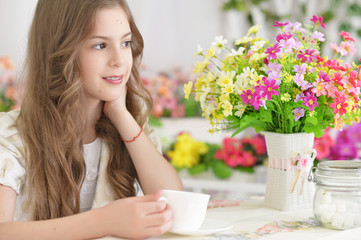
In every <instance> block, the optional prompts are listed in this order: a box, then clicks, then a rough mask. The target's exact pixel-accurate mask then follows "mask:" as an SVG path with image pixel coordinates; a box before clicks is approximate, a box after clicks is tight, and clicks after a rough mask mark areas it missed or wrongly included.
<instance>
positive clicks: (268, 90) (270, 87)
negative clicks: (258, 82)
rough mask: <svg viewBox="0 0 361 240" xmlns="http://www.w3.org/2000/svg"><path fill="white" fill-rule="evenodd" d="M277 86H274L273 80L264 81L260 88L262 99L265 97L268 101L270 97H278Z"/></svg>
mask: <svg viewBox="0 0 361 240" xmlns="http://www.w3.org/2000/svg"><path fill="white" fill-rule="evenodd" d="M278 88H279V86H278V85H276V81H275V80H274V79H272V80H265V81H264V85H263V86H262V87H261V89H262V91H263V93H262V97H266V98H267V100H270V99H271V98H272V95H279V94H280V93H279V92H277V91H276V89H278Z"/></svg>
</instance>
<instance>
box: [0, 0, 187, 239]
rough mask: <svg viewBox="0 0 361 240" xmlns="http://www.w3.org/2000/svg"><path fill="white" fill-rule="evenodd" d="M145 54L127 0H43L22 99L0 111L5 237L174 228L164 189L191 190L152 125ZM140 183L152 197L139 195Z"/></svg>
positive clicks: (137, 234) (1, 228)
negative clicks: (143, 76)
mask: <svg viewBox="0 0 361 240" xmlns="http://www.w3.org/2000/svg"><path fill="white" fill-rule="evenodd" d="M142 50H143V40H142V37H141V35H140V33H139V31H138V29H137V27H136V26H135V23H134V21H133V19H132V16H131V13H130V11H129V8H128V6H127V4H126V2H125V0H39V1H38V4H37V8H36V11H35V16H34V19H33V23H32V26H31V30H30V33H29V43H28V57H27V69H26V70H27V71H26V78H27V86H26V88H27V91H26V94H25V98H24V101H23V105H22V108H21V110H20V111H12V112H9V113H2V114H1V115H0V239H89V238H98V237H103V236H107V235H113V236H118V237H123V238H144V237H150V236H155V235H160V234H162V233H164V232H166V231H167V230H168V229H169V228H170V227H171V224H172V213H171V210H170V209H169V207H168V206H166V204H165V203H164V202H162V201H157V199H159V197H160V196H161V193H160V191H159V189H178V190H182V188H183V186H182V183H181V181H180V178H179V177H178V175H177V173H176V171H175V170H174V169H173V168H172V166H171V165H170V164H169V163H168V162H167V161H166V160H165V159H164V158H163V157H162V155H161V154H160V153H159V151H158V150H157V147H156V141H154V138H153V137H152V136H153V134H152V133H151V131H150V130H149V128H148V127H147V126H146V119H147V116H148V114H149V111H150V107H151V105H152V102H151V98H150V95H149V93H148V92H147V91H146V89H145V87H144V86H143V85H142V83H141V81H140V77H139V73H138V70H137V67H138V65H139V63H140V58H141V54H142ZM136 182H139V183H140V186H141V188H142V190H143V192H144V193H145V194H148V195H145V196H142V197H135V195H136V189H135V188H134V184H135V183H136ZM116 199H118V200H116ZM88 210H89V211H88ZM13 220H16V222H12V221H13Z"/></svg>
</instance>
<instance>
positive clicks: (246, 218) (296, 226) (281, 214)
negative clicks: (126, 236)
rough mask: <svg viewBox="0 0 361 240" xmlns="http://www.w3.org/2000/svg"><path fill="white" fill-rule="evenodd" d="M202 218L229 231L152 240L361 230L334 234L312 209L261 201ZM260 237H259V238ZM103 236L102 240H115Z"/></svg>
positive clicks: (267, 238)
mask: <svg viewBox="0 0 361 240" xmlns="http://www.w3.org/2000/svg"><path fill="white" fill-rule="evenodd" d="M206 218H214V219H221V220H226V221H229V222H231V223H232V224H233V226H234V227H233V228H232V229H230V230H226V231H223V232H219V233H216V234H214V235H210V236H197V237H195V236H181V235H176V234H171V233H166V234H164V235H162V236H159V237H156V238H152V239H204V240H213V239H241V240H255V239H260V240H289V239H292V240H305V239H307V240H308V239H310V240H311V239H312V240H344V239H345V240H346V239H347V240H356V239H357V240H359V239H361V227H359V228H354V229H350V230H344V231H337V230H331V229H326V228H322V227H320V226H318V225H316V224H315V222H314V220H313V215H312V210H311V209H306V210H301V211H288V212H286V211H279V210H275V209H270V208H267V207H265V206H264V203H263V200H250V201H244V202H240V203H239V206H234V207H219V208H211V209H208V211H207V215H206ZM261 237H263V238H261ZM116 239H118V238H113V237H107V238H103V240H116Z"/></svg>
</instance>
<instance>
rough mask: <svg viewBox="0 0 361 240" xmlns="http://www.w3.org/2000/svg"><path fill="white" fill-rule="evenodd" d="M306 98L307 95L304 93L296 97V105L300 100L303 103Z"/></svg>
mask: <svg viewBox="0 0 361 240" xmlns="http://www.w3.org/2000/svg"><path fill="white" fill-rule="evenodd" d="M304 96H305V95H304V94H303V93H300V94H297V95H296V97H295V103H297V102H298V101H300V100H301V101H302V100H303V97H304Z"/></svg>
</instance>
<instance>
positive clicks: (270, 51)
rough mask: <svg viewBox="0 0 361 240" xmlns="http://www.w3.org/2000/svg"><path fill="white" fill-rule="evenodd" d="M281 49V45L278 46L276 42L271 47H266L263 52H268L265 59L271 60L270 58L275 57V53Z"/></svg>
mask: <svg viewBox="0 0 361 240" xmlns="http://www.w3.org/2000/svg"><path fill="white" fill-rule="evenodd" d="M279 51H281V47H280V46H279V44H278V43H276V44H275V45H273V47H270V48H267V49H266V51H265V53H267V54H268V56H267V59H268V60H271V59H276V58H277V55H276V54H277V53H278V52H279Z"/></svg>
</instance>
